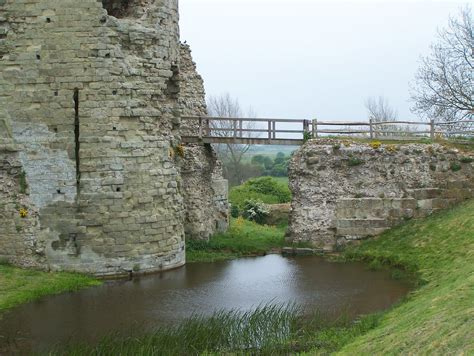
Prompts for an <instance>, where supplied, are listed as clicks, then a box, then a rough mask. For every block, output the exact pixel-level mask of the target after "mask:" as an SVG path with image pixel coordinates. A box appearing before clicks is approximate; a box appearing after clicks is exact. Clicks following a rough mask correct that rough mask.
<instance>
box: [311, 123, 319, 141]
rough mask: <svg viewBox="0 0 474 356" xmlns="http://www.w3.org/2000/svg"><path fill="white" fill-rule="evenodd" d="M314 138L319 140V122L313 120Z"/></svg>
mask: <svg viewBox="0 0 474 356" xmlns="http://www.w3.org/2000/svg"><path fill="white" fill-rule="evenodd" d="M312 129H313V138H318V120H317V119H313V127H312Z"/></svg>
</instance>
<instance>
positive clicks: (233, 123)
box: [232, 120, 237, 138]
mask: <svg viewBox="0 0 474 356" xmlns="http://www.w3.org/2000/svg"><path fill="white" fill-rule="evenodd" d="M232 125H233V126H234V127H233V129H234V138H236V137H237V121H236V120H232Z"/></svg>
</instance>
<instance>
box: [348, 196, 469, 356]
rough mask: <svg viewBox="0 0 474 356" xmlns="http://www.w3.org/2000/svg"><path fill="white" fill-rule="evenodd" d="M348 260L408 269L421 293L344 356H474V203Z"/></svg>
mask: <svg viewBox="0 0 474 356" xmlns="http://www.w3.org/2000/svg"><path fill="white" fill-rule="evenodd" d="M345 256H346V258H347V259H349V260H363V261H366V262H370V263H372V264H374V263H375V264H378V265H382V266H396V267H399V268H404V269H405V270H406V271H407V272H409V273H410V274H413V275H416V276H417V279H418V281H419V282H420V283H419V284H420V287H419V289H417V290H416V291H415V292H414V293H413V295H411V297H410V298H409V300H408V301H407V302H405V303H402V304H401V305H399V306H398V307H396V308H394V309H393V310H391V311H389V312H387V313H386V314H385V315H384V316H383V318H382V320H381V322H380V325H379V326H378V327H376V328H375V329H373V330H372V331H370V332H368V333H367V334H366V335H364V336H361V337H359V338H356V339H355V340H354V341H353V342H351V343H350V344H348V345H347V346H346V347H344V348H343V349H342V350H341V351H340V352H341V354H347V355H351V354H352V355H354V354H407V353H410V354H433V353H436V354H462V353H465V354H470V353H474V337H473V336H474V334H473V330H474V304H473V301H474V201H469V202H467V203H465V204H463V205H461V206H459V207H457V208H454V209H452V210H450V211H447V212H442V213H439V214H436V215H434V216H432V217H430V218H428V219H426V220H423V221H413V222H410V223H408V224H406V225H404V226H402V227H399V228H396V229H393V230H391V231H388V232H387V233H385V234H383V235H382V236H381V237H380V238H378V239H377V240H370V241H366V242H364V243H363V244H362V245H361V246H360V247H356V248H353V249H350V250H348V251H347V252H346V253H345Z"/></svg>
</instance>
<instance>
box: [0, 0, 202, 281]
mask: <svg viewBox="0 0 474 356" xmlns="http://www.w3.org/2000/svg"><path fill="white" fill-rule="evenodd" d="M112 3H113V1H102V2H101V1H97V0H81V1H76V0H4V1H0V184H1V189H0V199H1V200H0V201H1V202H2V206H0V258H2V259H3V258H6V259H8V260H10V261H13V262H15V263H16V264H19V265H26V266H40V267H42V268H45V269H51V270H74V271H81V272H90V273H94V274H101V275H109V274H119V273H122V272H123V273H128V272H130V271H132V270H133V271H135V272H151V271H159V270H165V269H169V268H174V267H178V266H181V265H183V264H184V262H185V251H184V235H185V228H184V226H185V221H184V219H185V203H184V200H183V194H182V192H181V190H180V189H181V187H180V182H181V176H180V159H179V157H177V156H176V155H175V154H174V152H175V151H176V148H177V147H179V143H180V131H179V130H180V116H181V110H182V109H183V108H184V105H183V103H184V102H185V101H186V100H184V99H182V98H180V95H181V92H180V90H181V88H180V86H181V84H182V83H180V51H181V48H180V44H179V28H178V4H177V0H147V1H145V0H134V1H125V2H122V3H124V4H125V3H127V6H126V11H119V12H117V13H115V15H117V16H119V17H121V18H120V19H117V18H115V17H113V16H109V15H108V14H107V11H106V9H104V8H103V5H104V6H105V7H106V8H108V9H109V10H110V11H116V10H117V11H118V10H120V9H117V6H116V4H112ZM110 6H112V8H110ZM194 94H195V95H196V96H197V97H200V93H194ZM191 95H192V94H190V93H188V94H186V96H188V97H189V98H190V97H191ZM12 145H13V146H12ZM8 147H9V148H8ZM7 148H8V149H7ZM25 184H26V186H27V190H26V191H25V189H24V186H25ZM21 209H26V210H27V211H28V215H27V217H23V218H22V217H20V215H19V214H20V210H21ZM19 219H20V220H19ZM13 225H15V226H13Z"/></svg>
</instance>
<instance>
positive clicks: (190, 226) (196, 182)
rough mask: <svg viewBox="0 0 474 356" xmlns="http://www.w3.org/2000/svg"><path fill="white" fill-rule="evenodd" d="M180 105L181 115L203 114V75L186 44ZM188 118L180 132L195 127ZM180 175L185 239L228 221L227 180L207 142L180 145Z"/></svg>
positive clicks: (225, 225)
mask: <svg viewBox="0 0 474 356" xmlns="http://www.w3.org/2000/svg"><path fill="white" fill-rule="evenodd" d="M180 89H181V91H180V106H181V112H182V114H183V115H189V116H206V115H207V108H206V100H205V91H204V83H203V80H202V77H201V76H200V75H199V74H198V73H197V70H196V64H195V63H194V62H193V60H192V57H191V50H190V48H189V46H187V45H182V46H181V53H180ZM196 130H197V126H196V125H195V124H194V125H193V123H191V122H189V121H184V120H183V122H182V123H181V133H182V134H184V133H185V132H186V131H188V133H189V131H191V132H192V131H196ZM183 155H184V157H183V160H182V162H181V175H182V178H183V197H184V204H185V210H186V217H185V233H186V238H187V239H195V240H207V239H209V237H210V236H211V235H212V234H214V233H216V232H218V231H225V230H227V228H228V225H229V204H228V200H227V196H228V194H227V190H228V184H227V180H225V179H224V178H223V173H222V165H221V163H220V162H219V160H218V159H217V155H216V153H215V152H214V150H213V148H212V147H211V146H210V145H204V146H203V145H194V144H187V145H185V146H183Z"/></svg>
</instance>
